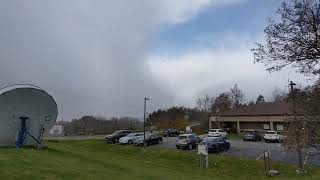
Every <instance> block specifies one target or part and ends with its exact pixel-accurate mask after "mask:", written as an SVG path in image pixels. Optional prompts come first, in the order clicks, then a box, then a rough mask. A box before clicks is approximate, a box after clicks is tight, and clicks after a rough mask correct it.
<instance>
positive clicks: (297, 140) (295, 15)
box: [252, 0, 320, 168]
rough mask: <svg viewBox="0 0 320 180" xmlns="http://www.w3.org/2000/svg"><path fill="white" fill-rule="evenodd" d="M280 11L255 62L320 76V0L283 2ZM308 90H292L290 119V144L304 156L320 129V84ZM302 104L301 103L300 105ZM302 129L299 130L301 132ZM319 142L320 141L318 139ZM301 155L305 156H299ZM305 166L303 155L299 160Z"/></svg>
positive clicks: (288, 140)
mask: <svg viewBox="0 0 320 180" xmlns="http://www.w3.org/2000/svg"><path fill="white" fill-rule="evenodd" d="M277 14H278V15H279V16H280V18H279V21H278V22H276V21H274V20H269V25H268V26H267V27H266V28H265V30H264V32H265V35H266V41H265V42H264V43H257V47H256V48H253V49H252V52H253V55H254V62H255V63H263V64H265V66H266V67H267V70H268V71H270V72H272V71H278V70H281V69H283V68H284V67H286V66H288V65H291V66H293V67H294V68H297V70H298V71H299V72H300V73H303V74H305V75H315V76H316V77H317V78H319V75H320V60H319V59H320V39H319V37H320V36H319V35H320V2H319V1H318V0H291V1H288V2H284V3H282V5H281V7H280V8H279V9H278V11H277ZM311 89H312V90H306V91H305V92H299V91H298V92H295V91H293V90H292V91H291V94H290V96H291V99H292V101H293V102H292V103H293V104H294V106H296V105H298V106H299V108H300V109H301V111H302V112H301V114H302V115H300V116H297V109H296V108H293V109H294V110H293V114H294V117H291V118H289V128H288V131H287V133H288V139H287V142H286V144H285V145H286V146H287V147H288V146H293V147H294V148H297V151H298V152H299V155H301V148H304V147H305V146H304V145H308V144H309V145H310V144H316V143H315V142H316V141H315V139H317V138H315V137H314V135H316V136H318V137H319V134H317V132H319V131H320V127H319V125H318V124H319V117H320V111H319V110H320V109H319V107H320V103H319V102H320V95H317V94H318V93H317V92H318V91H319V83H318V84H316V88H311ZM299 104H300V105H299ZM298 131H299V132H298ZM318 144H319V142H318ZM299 157H301V156H299ZM299 164H300V165H299V168H301V164H302V163H301V158H300V163H299Z"/></svg>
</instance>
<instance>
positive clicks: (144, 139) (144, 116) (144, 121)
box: [143, 97, 150, 143]
mask: <svg viewBox="0 0 320 180" xmlns="http://www.w3.org/2000/svg"><path fill="white" fill-rule="evenodd" d="M149 100H150V98H147V97H145V98H144V113H143V143H145V141H146V109H147V101H149Z"/></svg>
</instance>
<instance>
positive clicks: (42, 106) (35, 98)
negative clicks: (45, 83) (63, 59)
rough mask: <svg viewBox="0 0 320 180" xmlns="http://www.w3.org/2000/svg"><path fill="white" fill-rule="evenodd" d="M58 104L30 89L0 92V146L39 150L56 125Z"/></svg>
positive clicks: (15, 86) (9, 89)
mask: <svg viewBox="0 0 320 180" xmlns="http://www.w3.org/2000/svg"><path fill="white" fill-rule="evenodd" d="M57 116H58V108H57V104H56V102H55V101H54V99H53V98H52V96H50V95H49V94H48V93H47V92H45V91H44V90H43V89H41V88H39V87H37V86H33V85H13V86H7V87H5V88H2V89H0V146H16V147H17V148H21V146H22V145H34V146H42V137H43V135H44V134H46V133H47V132H48V131H49V129H50V128H51V127H52V126H53V125H54V124H55V122H56V119H57Z"/></svg>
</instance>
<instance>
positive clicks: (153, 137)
mask: <svg viewBox="0 0 320 180" xmlns="http://www.w3.org/2000/svg"><path fill="white" fill-rule="evenodd" d="M160 143H162V137H161V136H160V135H158V134H147V135H146V139H145V141H144V140H143V136H142V137H140V138H139V139H136V140H135V141H134V144H135V145H136V146H149V145H153V144H160Z"/></svg>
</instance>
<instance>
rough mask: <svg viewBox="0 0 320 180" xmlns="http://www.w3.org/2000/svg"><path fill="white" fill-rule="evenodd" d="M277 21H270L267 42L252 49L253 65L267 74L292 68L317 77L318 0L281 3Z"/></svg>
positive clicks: (319, 49)
mask: <svg viewBox="0 0 320 180" xmlns="http://www.w3.org/2000/svg"><path fill="white" fill-rule="evenodd" d="M277 14H278V15H279V16H280V21H279V22H276V21H274V20H271V19H270V20H269V25H268V26H267V27H266V28H265V30H264V32H265V35H266V42H264V43H257V47H256V48H253V49H252V52H253V54H254V62H257V63H264V64H265V66H266V67H267V70H269V71H271V72H272V71H278V70H281V69H282V68H283V67H286V66H288V65H292V66H293V67H296V68H298V71H299V72H301V73H304V74H313V75H320V61H319V58H320V4H319V1H318V0H291V1H289V2H284V3H282V5H281V7H280V8H279V9H278V11H277Z"/></svg>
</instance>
